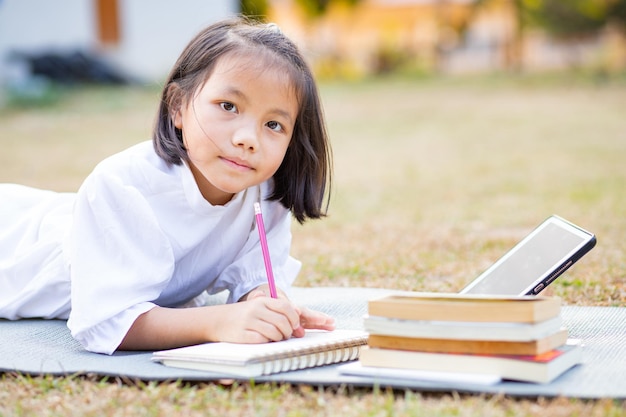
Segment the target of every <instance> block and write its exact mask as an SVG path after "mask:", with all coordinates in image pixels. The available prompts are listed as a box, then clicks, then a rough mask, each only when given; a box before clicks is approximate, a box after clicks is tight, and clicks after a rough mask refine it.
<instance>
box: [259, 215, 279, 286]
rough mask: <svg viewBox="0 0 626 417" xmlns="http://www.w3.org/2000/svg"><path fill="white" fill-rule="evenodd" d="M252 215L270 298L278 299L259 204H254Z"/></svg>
mask: <svg viewBox="0 0 626 417" xmlns="http://www.w3.org/2000/svg"><path fill="white" fill-rule="evenodd" d="M254 215H255V216H256V225H257V229H258V230H259V239H260V240H261V250H262V251H263V261H264V262H265V272H266V274H267V283H268V284H269V286H270V296H271V297H272V298H278V294H277V293H276V283H275V282H274V273H273V272H272V260H271V259H270V251H269V248H268V247H267V237H266V235H265V225H264V224H263V214H262V213H261V205H260V204H259V203H254Z"/></svg>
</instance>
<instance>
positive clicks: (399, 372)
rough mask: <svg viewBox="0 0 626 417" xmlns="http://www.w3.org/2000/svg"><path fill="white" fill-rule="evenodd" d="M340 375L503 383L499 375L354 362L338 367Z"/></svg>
mask: <svg viewBox="0 0 626 417" xmlns="http://www.w3.org/2000/svg"><path fill="white" fill-rule="evenodd" d="M337 370H338V371H339V373H340V374H343V375H352V376H364V377H367V378H374V379H392V380H394V381H395V380H397V379H404V380H408V381H428V382H436V383H441V382H443V383H445V384H449V383H456V384H472V385H495V384H497V383H498V382H501V381H502V378H500V377H499V376H497V375H489V374H469V373H460V372H433V371H417V370H415V369H400V368H382V367H377V366H363V364H361V363H360V362H359V361H354V362H350V363H347V364H345V365H341V366H338V367H337Z"/></svg>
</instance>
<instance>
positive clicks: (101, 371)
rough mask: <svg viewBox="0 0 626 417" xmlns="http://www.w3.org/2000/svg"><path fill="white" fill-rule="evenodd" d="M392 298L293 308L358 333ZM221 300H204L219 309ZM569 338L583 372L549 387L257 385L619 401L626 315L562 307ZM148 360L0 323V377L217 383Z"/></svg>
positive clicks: (365, 292) (315, 379)
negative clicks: (578, 348) (372, 305)
mask: <svg viewBox="0 0 626 417" xmlns="http://www.w3.org/2000/svg"><path fill="white" fill-rule="evenodd" d="M393 292H395V291H391V290H383V289H368V288H328V287H325V288H294V290H293V294H292V298H293V299H294V301H295V302H296V303H298V304H301V305H306V306H309V307H310V308H314V309H317V310H320V311H325V312H327V313H329V314H331V315H333V316H334V317H335V318H336V319H337V327H339V328H353V329H361V328H362V327H363V321H362V317H363V315H364V314H365V313H366V311H367V300H368V299H370V298H372V297H378V296H383V295H387V294H390V293H393ZM224 299H225V297H224V296H222V295H218V296H215V297H213V298H212V300H211V302H212V303H219V302H223V301H224ZM562 315H563V319H564V321H565V325H566V326H567V327H568V329H569V331H570V336H571V337H574V338H578V339H582V340H583V342H584V350H583V364H582V365H579V366H576V367H574V368H572V369H571V370H569V371H568V372H566V373H565V374H563V375H562V376H561V377H559V378H558V379H557V380H555V381H553V382H552V383H550V384H531V383H522V382H511V381H504V382H501V383H499V384H496V385H493V386H485V385H476V384H466V383H465V384H459V383H450V382H432V381H407V380H402V381H399V380H385V379H376V380H374V379H372V378H364V377H352V376H347V375H341V374H339V372H338V371H337V366H336V365H330V366H325V367H320V368H315V369H309V370H302V371H294V372H286V373H282V374H276V375H271V376H269V377H264V378H258V379H257V382H262V381H276V382H282V383H291V384H307V385H314V386H318V385H324V386H335V385H341V384H344V385H351V386H359V387H373V386H375V385H377V386H380V387H387V386H388V387H392V388H396V389H412V390H416V391H424V392H426V391H430V392H451V391H457V392H467V393H504V394H508V395H512V396H524V397H537V396H542V397H555V396H565V397H576V398H606V397H609V398H620V399H623V398H626V377H625V376H624V374H625V373H626V308H621V307H619V308H618V307H568V306H565V307H563V310H562ZM150 356H151V352H117V353H115V354H114V355H112V356H106V355H100V354H95V353H90V352H86V351H85V350H84V349H82V347H81V346H80V345H79V344H78V343H77V342H76V341H75V340H74V339H72V337H71V336H70V334H69V331H68V329H67V327H66V325H65V322H64V321H61V320H21V321H13V322H12V321H4V320H0V371H2V372H20V373H24V374H32V375H40V374H52V375H73V374H93V375H101V376H120V377H127V378H130V379H140V380H158V381H161V380H179V379H180V380H188V381H211V380H217V379H221V378H223V377H224V376H223V375H218V374H211V373H206V372H200V371H193V370H184V369H176V368H170V367H166V366H163V365H160V364H156V363H153V362H152V361H150Z"/></svg>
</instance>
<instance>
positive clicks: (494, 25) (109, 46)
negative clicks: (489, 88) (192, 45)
mask: <svg viewBox="0 0 626 417" xmlns="http://www.w3.org/2000/svg"><path fill="white" fill-rule="evenodd" d="M238 13H244V14H247V15H250V16H254V17H256V18H259V19H262V20H266V21H272V22H276V23H277V24H279V25H280V27H281V28H282V29H283V31H284V32H285V33H287V34H288V35H289V36H290V37H292V38H293V39H294V40H295V41H296V43H298V45H300V46H301V48H302V49H303V51H304V52H305V53H306V55H307V56H308V58H309V60H310V62H311V64H312V66H313V67H314V69H315V71H316V73H317V75H318V77H320V78H326V79H328V78H331V79H332V78H342V79H358V78H362V77H367V76H372V75H377V74H386V73H392V72H395V73H397V72H401V73H410V74H468V73H471V74H475V73H492V72H516V73H519V72H524V73H529V72H547V71H563V70H577V71H586V72H588V73H590V74H592V75H594V76H597V77H614V76H615V75H619V74H623V73H624V71H625V69H626V0H243V1H236V0H210V1H209V0H178V1H172V0H152V1H150V2H142V1H138V0H0V80H1V81H2V83H1V84H2V86H3V89H4V94H3V99H2V101H3V102H5V103H6V101H7V96H8V97H9V99H10V98H11V97H14V98H15V96H17V97H18V98H19V96H20V95H22V96H24V97H26V98H27V97H28V95H29V94H30V95H33V96H36V95H37V94H40V95H43V94H45V91H46V85H47V84H46V82H48V81H53V82H56V83H63V84H76V83H83V82H90V83H131V82H133V83H153V82H155V81H159V80H161V79H163V78H164V77H165V75H166V74H167V71H168V69H169V68H170V66H171V65H172V64H173V62H174V60H175V58H176V57H177V56H178V54H179V52H180V51H181V49H182V48H183V47H184V45H185V44H186V43H187V42H188V41H189V40H190V38H191V37H192V36H193V35H194V34H195V33H196V32H197V31H199V30H200V29H201V28H202V27H204V26H205V25H206V24H208V23H211V22H213V21H216V20H218V19H221V18H224V17H228V16H232V15H235V14H238Z"/></svg>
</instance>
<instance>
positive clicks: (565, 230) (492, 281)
mask: <svg viewBox="0 0 626 417" xmlns="http://www.w3.org/2000/svg"><path fill="white" fill-rule="evenodd" d="M595 244H596V237H595V235H593V234H592V233H590V232H588V231H586V230H584V229H582V228H580V227H578V226H576V225H575V224H573V223H571V222H569V221H567V220H565V219H563V218H561V217H558V216H551V217H548V218H547V219H546V220H545V221H544V222H543V223H541V224H540V225H539V226H537V228H535V229H534V230H533V231H532V232H531V233H530V234H529V235H528V236H526V237H525V238H524V239H523V240H522V241H521V242H519V243H518V244H517V245H515V246H514V247H513V248H512V249H511V250H509V251H508V252H507V253H506V254H505V255H504V256H502V257H501V258H500V259H498V261H497V262H496V263H494V264H493V265H492V266H491V267H489V268H488V269H487V270H486V271H485V272H483V273H482V274H480V275H479V276H478V277H477V278H476V279H475V280H474V281H472V282H471V283H470V284H469V285H467V286H466V287H465V288H463V289H462V290H461V293H462V294H493V295H535V294H539V293H540V292H541V291H542V290H544V289H545V288H546V287H547V286H548V285H550V284H551V283H552V282H554V280H555V279H556V278H557V277H558V276H560V275H561V274H562V273H563V272H565V271H566V270H567V269H568V268H569V267H570V266H572V265H573V264H574V263H575V262H576V261H578V260H579V259H580V258H581V257H582V256H583V255H585V254H586V253H587V252H589V251H590V250H591V249H592V248H593V247H594V246H595Z"/></svg>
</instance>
